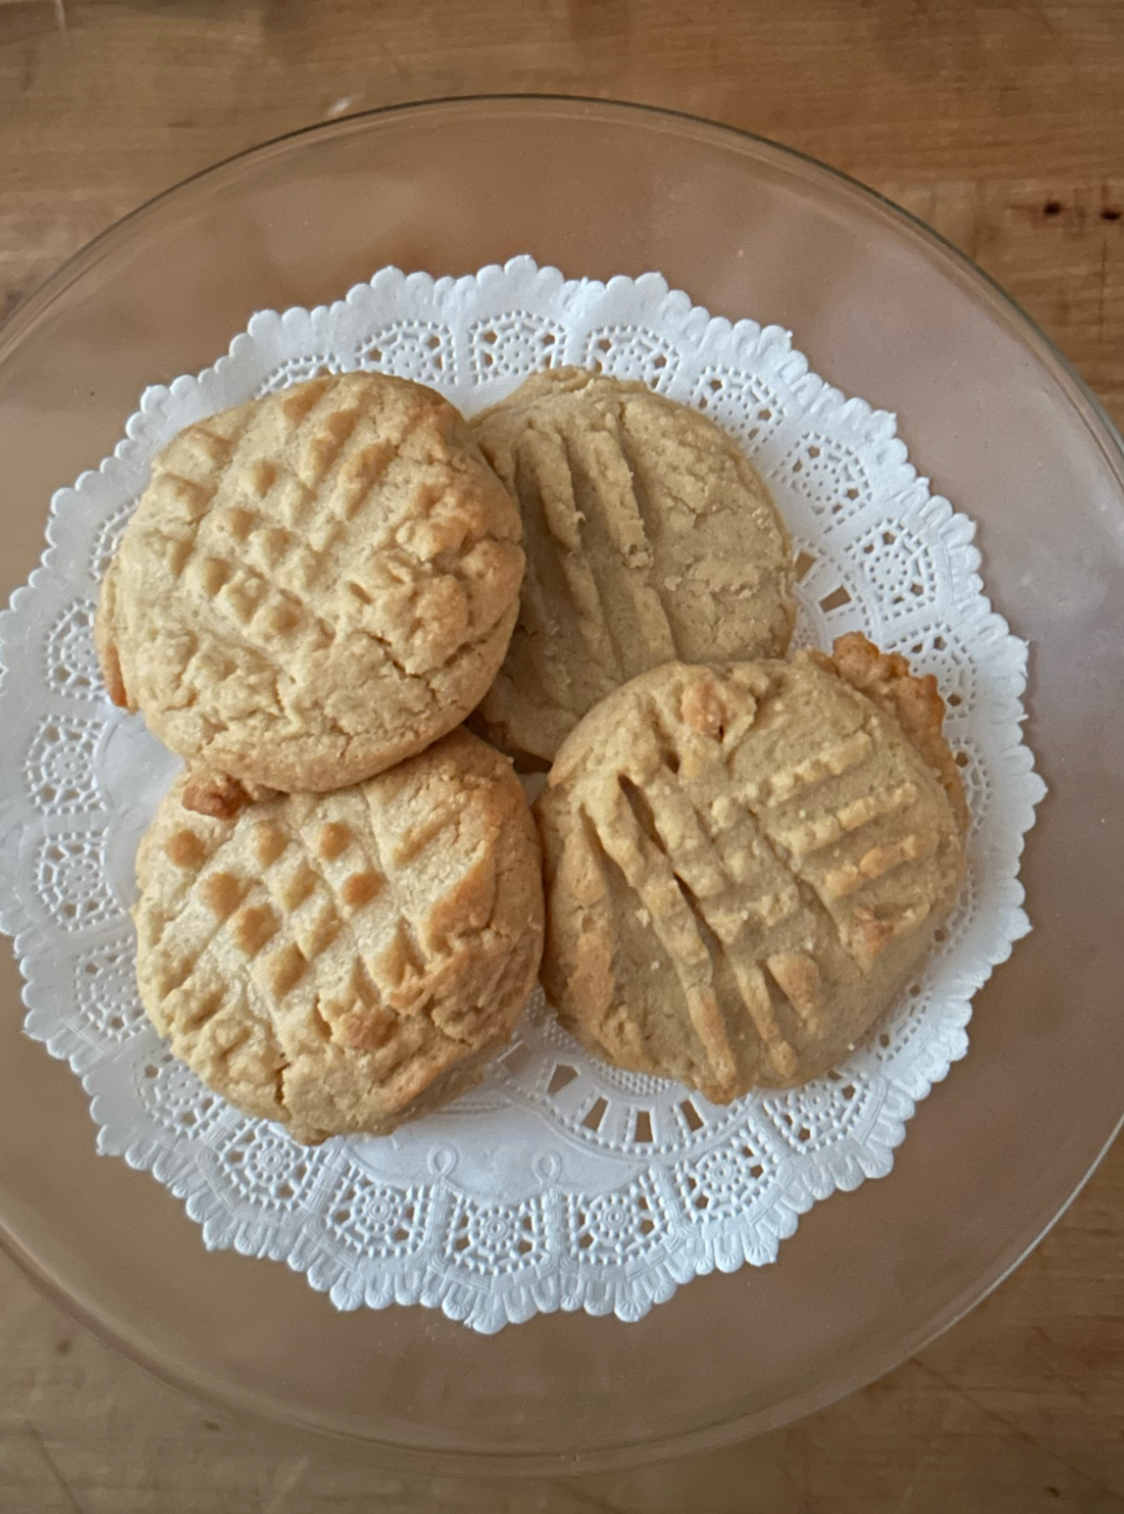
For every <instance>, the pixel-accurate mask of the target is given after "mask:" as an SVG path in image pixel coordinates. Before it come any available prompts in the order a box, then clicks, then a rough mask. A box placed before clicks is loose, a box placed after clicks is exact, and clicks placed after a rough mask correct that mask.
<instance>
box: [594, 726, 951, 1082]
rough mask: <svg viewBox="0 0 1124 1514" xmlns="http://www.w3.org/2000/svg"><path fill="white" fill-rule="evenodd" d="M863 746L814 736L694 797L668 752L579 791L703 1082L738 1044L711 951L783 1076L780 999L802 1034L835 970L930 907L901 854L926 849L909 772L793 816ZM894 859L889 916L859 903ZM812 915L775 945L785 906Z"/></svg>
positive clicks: (853, 761) (854, 738)
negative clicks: (803, 935)
mask: <svg viewBox="0 0 1124 1514" xmlns="http://www.w3.org/2000/svg"><path fill="white" fill-rule="evenodd" d="M874 747H875V743H874V741H873V740H872V738H871V736H870V734H869V733H868V732H867V731H866V730H858V731H855V732H854V733H853V734H852V735H850V736H848V737H846V738H844V739H843V740H841V741H838V742H836V743H834V744H832V745H828V746H826V747H824V748H823V749H822V750H821V751H819V752H818V753H816V754H815V755H813V756H812V757H810V758H807V759H804V760H802V761H801V762H799V763H798V764H795V765H793V766H790V767H788V768H786V769H782V770H779V771H776V772H774V773H773V774H772V775H771V777H770V779H769V780H767V781H766V782H764V783H762V784H751V785H745V786H743V787H742V788H741V789H740V790H739V789H738V788H737V787H736V786H734V787H732V788H731V789H730V790H729V791H728V792H727V793H725V794H724V795H723V796H722V797H720V798H719V799H718V800H716V801H715V802H713V803H711V804H709V805H706V806H703V805H699V804H696V802H695V800H694V799H693V798H692V796H691V792H690V784H689V782H684V779H683V775H682V770H681V768H680V765H679V760H678V754H676V753H674V752H673V753H671V754H670V756H671V763H672V764H673V765H668V764H667V763H665V764H664V765H662V766H660V767H657V768H656V769H655V770H654V771H651V770H649V771H647V772H645V773H644V775H643V776H642V777H640V776H630V775H629V774H628V773H626V772H624V771H620V772H618V773H617V775H616V782H615V784H612V783H606V784H602V785H599V786H598V787H597V788H596V790H594V791H593V794H592V795H591V797H590V799H589V800H588V801H587V803H586V810H585V814H586V819H587V822H588V823H587V828H586V829H587V834H588V833H589V832H590V830H592V836H593V839H594V840H595V845H596V847H597V848H598V849H599V850H600V852H601V853H602V857H603V861H602V866H604V861H605V860H607V861H608V862H609V863H611V864H613V865H614V867H615V869H616V870H617V871H618V872H619V874H620V875H621V876H622V877H623V879H624V880H625V881H626V883H627V884H628V886H629V888H630V889H631V890H632V891H633V893H634V894H635V896H636V899H637V900H638V902H639V906H640V911H641V914H640V918H641V919H642V921H643V922H644V923H645V924H649V923H650V925H651V928H652V929H653V930H654V932H655V934H656V936H657V938H658V940H659V942H660V945H661V946H662V948H663V950H664V952H665V954H666V957H667V959H668V960H669V962H670V963H671V965H672V967H673V970H674V971H675V973H676V975H677V977H678V980H679V984H680V987H681V989H682V993H683V997H684V1000H685V1002H686V1005H687V1012H688V1015H689V1017H690V1020H691V1023H692V1025H693V1027H694V1029H695V1032H696V1034H697V1037H698V1040H699V1042H700V1043H701V1045H702V1047H703V1049H704V1051H705V1054H706V1058H707V1061H708V1063H709V1067H710V1070H711V1075H712V1077H713V1079H714V1083H715V1084H716V1085H717V1086H718V1087H729V1086H733V1085H734V1084H735V1083H736V1081H737V1076H738V1067H737V1061H736V1054H735V1049H734V1047H733V1045H732V1044H731V1037H730V1028H729V1024H728V1020H727V1015H726V1014H725V1013H724V1011H723V1008H722V1004H721V998H720V994H719V992H718V987H717V982H716V979H717V976H718V970H719V968H720V966H721V965H722V964H723V963H724V964H725V965H726V966H728V968H729V972H730V976H731V977H732V980H733V982H734V983H735V984H736V986H737V992H738V994H739V995H740V999H741V1003H742V1005H743V1006H744V1009H745V1011H746V1012H747V1014H748V1016H749V1020H750V1023H751V1024H752V1025H753V1027H754V1029H755V1030H756V1033H757V1035H758V1036H759V1037H760V1040H761V1043H762V1046H763V1049H764V1052H765V1055H766V1056H767V1057H768V1059H769V1061H770V1062H771V1064H772V1066H773V1067H774V1069H775V1070H776V1073H777V1074H779V1076H780V1077H781V1078H782V1079H788V1078H791V1077H793V1076H794V1075H795V1073H796V1071H797V1066H798V1051H797V1048H796V1047H795V1046H794V1045H793V1044H792V1041H791V1039H790V1038H789V1037H787V1036H786V1035H785V1033H784V1031H783V1029H782V1024H781V1019H780V1017H779V1016H778V1012H777V1010H778V1000H779V1001H780V1002H783V1003H784V1004H786V1005H787V1006H788V1007H789V1008H790V1010H791V1011H792V1012H793V1013H794V1015H795V1016H796V1019H797V1021H798V1022H802V1023H803V1025H804V1026H805V1027H806V1029H807V1031H808V1033H809V1035H810V1036H811V1037H813V1038H814V1037H815V1035H816V1034H817V1032H818V1031H819V1030H820V1029H821V1028H822V1018H823V1016H824V1014H825V1012H829V1011H830V1005H829V1003H828V1002H827V1000H828V985H829V984H830V983H831V982H832V981H833V980H838V977H839V975H840V971H841V969H842V970H843V971H845V972H847V973H848V974H849V975H852V976H853V975H854V973H855V972H856V971H857V972H858V973H860V974H862V975H864V976H865V975H866V974H868V973H869V972H870V970H871V968H872V966H873V964H874V961H875V959H876V958H877V956H878V955H879V954H880V952H881V951H882V950H884V949H885V947H886V945H887V944H888V943H889V941H890V940H891V939H893V938H895V937H898V936H902V935H905V934H908V933H910V932H912V931H914V930H916V929H918V927H919V926H920V925H921V924H922V922H923V921H924V920H925V919H926V918H927V917H928V915H929V913H930V910H931V901H930V899H929V897H928V895H927V892H926V887H925V883H924V880H923V879H922V878H920V877H919V876H916V875H911V872H910V868H909V864H910V863H912V862H914V861H921V860H924V859H925V858H927V857H929V856H931V855H932V852H933V850H934V849H935V847H936V845H937V838H936V836H935V835H934V834H933V833H931V832H929V831H927V830H924V829H915V828H911V827H910V824H909V818H908V812H909V810H910V809H911V807H912V806H913V805H914V803H915V801H916V800H917V798H918V788H917V786H916V784H914V783H912V782H910V781H903V782H901V783H897V784H894V785H893V786H892V787H890V788H889V789H886V790H883V791H881V792H876V793H870V794H868V795H864V796H862V797H860V798H858V799H854V800H851V801H850V802H847V803H843V804H839V805H836V806H830V807H828V808H827V809H826V811H825V812H824V813H822V814H819V815H817V816H816V817H815V818H814V819H807V818H801V814H802V811H803V804H802V801H804V800H805V799H806V798H808V797H809V796H810V795H811V793H812V791H813V790H815V789H817V788H818V787H819V786H820V785H823V784H825V783H827V782H828V781H830V780H831V779H836V778H841V777H842V776H843V775H844V774H847V773H853V772H855V771H856V770H859V769H861V768H862V766H863V765H864V764H866V763H867V762H868V761H869V760H870V759H871V757H872V755H873V753H874ZM899 816H900V817H902V826H901V827H899V833H898V835H897V836H896V839H895V840H894V841H893V842H891V843H889V844H871V843H869V842H868V841H867V840H866V839H864V836H863V831H864V829H865V828H866V827H868V826H870V825H872V824H874V823H875V822H876V821H878V820H885V819H887V818H890V817H899ZM891 871H896V872H897V873H898V874H899V876H898V878H897V879H896V880H895V882H896V885H897V889H898V903H897V906H896V908H895V910H894V912H893V915H892V917H888V916H886V914H885V912H880V914H879V915H877V916H876V914H875V911H874V910H873V909H871V908H870V907H869V905H867V904H866V903H864V891H865V890H868V889H869V888H870V886H871V885H874V884H876V883H877V882H878V880H879V879H881V878H883V877H884V876H885V875H886V874H888V873H890V872H891ZM802 910H803V911H804V912H806V913H809V912H810V914H811V916H812V919H813V929H812V935H813V939H814V942H815V946H814V948H813V949H808V950H793V949H792V948H791V946H781V945H779V944H778V938H783V937H784V935H785V932H784V931H783V929H782V927H783V926H784V925H785V923H786V922H789V921H791V920H792V917H793V916H794V915H796V914H797V913H798V912H799V911H802Z"/></svg>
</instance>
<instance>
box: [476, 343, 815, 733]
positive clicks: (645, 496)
mask: <svg viewBox="0 0 1124 1514" xmlns="http://www.w3.org/2000/svg"><path fill="white" fill-rule="evenodd" d="M473 426H474V429H475V431H476V435H477V437H478V438H479V440H480V445H481V447H482V448H483V450H484V454H485V456H486V457H487V458H488V461H489V462H490V463H491V464H492V466H493V468H495V470H496V472H497V473H498V474H499V475H500V477H501V478H502V479H503V480H504V482H505V483H506V484H507V485H508V487H509V488H511V489H512V490H513V491H514V492H515V493H516V494H517V496H518V499H519V504H520V508H521V509H522V512H523V530H524V545H525V547H526V551H527V572H526V576H525V578H524V582H523V592H522V601H521V606H520V612H519V624H518V626H517V627H516V630H515V634H514V636H513V637H512V642H511V649H510V651H509V652H508V655H507V660H506V661H505V663H504V665H503V669H502V670H501V672H500V675H499V677H498V678H497V680H496V682H495V685H494V687H493V688H492V689H491V691H490V692H489V694H488V697H487V698H486V699H485V700H484V703H483V706H482V708H481V711H480V714H479V716H478V717H477V723H478V724H479V725H480V728H481V729H483V730H485V731H486V732H487V734H488V735H489V737H490V738H491V739H492V740H494V741H495V742H496V744H497V745H499V746H502V747H503V748H504V750H505V751H508V752H511V753H512V754H513V755H527V756H533V757H537V758H540V759H544V760H547V761H549V760H550V759H551V758H552V757H553V756H554V754H555V752H556V751H557V749H558V747H559V746H560V744H561V743H562V741H563V740H564V739H565V737H566V736H567V735H568V734H569V732H570V731H571V730H572V728H573V726H574V725H575V724H576V722H577V721H578V720H579V719H580V718H581V716H583V715H584V714H585V713H586V711H587V710H589V709H591V708H592V707H593V706H594V705H595V704H596V703H597V701H598V700H599V699H603V698H604V697H605V695H606V694H610V693H611V692H612V691H613V689H615V688H617V687H618V686H619V685H620V684H622V683H624V682H625V681H626V680H627V679H629V678H632V677H634V676H635V675H636V674H637V673H642V672H645V671H646V670H647V669H648V668H653V667H657V666H658V665H659V664H660V663H664V662H670V661H674V660H677V659H681V660H683V661H685V662H715V661H729V660H737V661H742V660H744V659H747V658H757V657H779V656H781V655H783V653H784V652H785V650H786V649H787V647H788V641H789V637H790V635H791V633H792V623H793V616H794V604H793V600H792V584H793V562H792V547H791V543H790V542H789V537H788V532H787V531H786V530H785V527H784V525H783V523H782V521H781V519H780V517H779V516H778V514H777V511H776V508H775V507H774V505H773V501H772V499H771V498H770V495H769V491H768V489H767V488H766V487H765V484H764V483H763V482H762V480H761V479H760V477H759V476H758V474H757V473H756V472H755V470H754V469H753V467H752V466H751V465H750V463H749V461H748V459H747V458H746V457H745V456H744V454H743V453H742V452H741V451H740V449H739V448H738V447H737V445H736V444H735V443H734V442H733V441H732V440H731V438H730V437H728V436H727V435H726V434H725V432H723V431H722V430H720V429H719V427H718V426H716V425H715V424H714V422H713V421H711V420H708V419H707V417H706V416H704V415H701V414H700V413H699V412H698V411H697V410H693V409H691V408H689V407H688V406H686V405H679V404H676V403H675V402H674V401H672V400H668V399H665V398H663V396H662V395H658V394H654V393H653V392H652V390H650V389H648V388H647V387H646V386H645V385H644V384H638V383H622V382H621V381H620V380H618V379H613V378H608V377H603V376H601V375H598V374H594V373H588V372H585V371H583V370H582V369H578V368H559V369H555V370H553V371H550V372H547V373H540V374H538V375H536V376H535V377H534V378H530V379H528V380H527V382H526V383H525V384H523V386H522V387H521V388H519V389H517V390H516V391H515V393H514V394H513V395H512V396H511V397H510V398H509V399H507V400H504V401H503V402H502V403H501V404H499V405H496V406H494V407H493V408H492V409H490V410H486V411H485V412H484V413H483V414H482V415H480V416H478V417H477V418H476V420H475V421H474V422H473Z"/></svg>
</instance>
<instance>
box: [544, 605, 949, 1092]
mask: <svg viewBox="0 0 1124 1514" xmlns="http://www.w3.org/2000/svg"><path fill="white" fill-rule="evenodd" d="M942 715H943V704H942V701H941V698H940V695H939V694H938V693H937V690H936V685H935V681H934V680H933V679H932V678H926V679H915V678H913V677H911V675H910V673H909V668H908V665H907V664H906V662H905V660H904V659H903V658H901V657H898V656H889V657H887V656H884V655H883V654H882V653H880V652H879V651H878V650H877V648H875V647H873V646H872V645H871V644H870V643H869V642H868V641H866V639H865V637H862V636H856V635H852V636H846V637H843V638H841V639H840V640H839V641H838V642H837V643H836V646H835V653H834V657H833V658H830V657H827V656H825V655H823V654H820V653H809V652H800V653H798V654H797V656H796V658H795V659H794V660H793V661H792V662H791V663H785V662H776V661H769V662H760V663H741V664H733V665H728V666H724V667H699V666H687V665H686V664H684V663H672V664H669V665H668V666H666V667H662V668H657V669H655V670H654V671H652V672H650V673H645V674H642V675H641V676H640V677H639V678H635V679H633V680H632V681H631V682H630V683H627V684H625V685H624V686H623V687H622V688H621V689H618V690H617V692H616V693H614V694H612V695H610V696H609V698H607V699H606V700H604V701H603V702H602V703H601V704H600V705H598V706H597V707H596V709H594V710H593V711H592V712H591V713H590V714H589V715H587V716H586V717H585V719H584V720H583V721H582V722H581V724H580V725H579V726H578V727H577V728H576V729H575V730H574V732H573V733H572V735H571V736H570V737H569V739H568V740H567V741H566V743H565V744H564V746H563V747H562V749H561V751H560V752H559V754H558V757H557V760H556V762H555V764H554V767H553V769H552V771H551V774H550V777H549V779H548V781H547V786H546V788H545V789H544V791H543V793H542V794H541V795H540V797H539V800H538V802H537V806H536V810H537V816H538V821H539V828H540V833H541V835H542V840H543V847H544V856H545V866H546V880H547V938H546V949H545V954H544V959H543V974H542V976H543V985H544V987H545V989H546V993H547V996H548V998H549V999H550V1000H551V1001H552V1003H553V1004H554V1006H555V1008H556V1010H557V1011H558V1014H559V1016H560V1018H561V1020H562V1021H563V1023H564V1024H565V1025H567V1026H568V1027H569V1028H570V1029H571V1030H573V1031H574V1033H575V1034H576V1035H577V1036H578V1037H579V1039H580V1040H581V1041H582V1042H583V1044H584V1045H585V1046H586V1047H588V1048H589V1050H591V1051H592V1052H594V1053H596V1054H597V1055H599V1056H601V1057H604V1058H606V1059H607V1060H608V1061H610V1062H613V1063H615V1064H616V1065H617V1066H618V1067H624V1068H629V1069H632V1070H634V1071H639V1072H646V1073H656V1074H659V1075H662V1076H664V1077H669V1078H675V1079H677V1080H678V1081H680V1082H682V1083H686V1084H689V1085H690V1086H691V1087H692V1088H697V1089H699V1090H701V1092H702V1093H703V1094H705V1095H706V1097H707V1098H709V1099H711V1100H713V1101H714V1102H716V1103H726V1102H728V1101H729V1100H731V1099H733V1098H736V1097H737V1096H739V1095H740V1094H743V1093H745V1092H746V1091H747V1090H748V1089H750V1088H753V1087H759V1086H760V1087H781V1088H783V1087H791V1086H794V1085H797V1084H800V1083H804V1082H806V1081H807V1080H808V1079H810V1078H813V1077H816V1076H817V1075H819V1074H820V1073H823V1072H826V1071H827V1070H828V1069H830V1068H831V1067H832V1066H833V1065H834V1064H835V1063H836V1062H837V1061H838V1060H839V1059H841V1058H843V1057H845V1056H846V1055H847V1054H848V1052H849V1051H851V1050H852V1049H853V1048H854V1045H855V1043H856V1041H857V1040H858V1039H859V1037H860V1036H862V1035H863V1033H864V1032H865V1031H866V1030H867V1029H868V1028H869V1027H870V1026H871V1025H872V1024H873V1023H874V1022H875V1021H876V1020H877V1018H878V1017H879V1015H880V1014H881V1013H882V1012H883V1011H884V1010H885V1009H886V1008H887V1006H888V1005H889V1003H890V1001H891V1000H892V998H893V996H894V994H895V993H896V992H897V990H898V989H899V988H900V987H901V985H902V984H903V983H904V982H905V981H906V980H907V979H908V977H909V975H910V974H911V973H912V972H913V971H915V969H916V968H917V966H918V964H919V962H920V961H921V959H922V957H923V956H924V954H925V952H926V951H927V950H928V948H929V945H930V942H931V940H932V937H933V932H934V931H935V930H936V929H937V927H938V926H939V925H940V923H941V921H942V920H944V919H945V917H946V916H947V914H948V912H949V910H950V909H951V907H952V905H953V903H954V901H955V899H956V896H957V892H958V890H959V887H960V883H961V880H962V878H963V875H964V866H965V858H964V846H963V839H962V838H963V833H964V828H965V823H966V818H967V811H966V808H965V806H964V798H963V794H962V792H961V787H960V780H959V775H958V770H957V767H956V764H955V762H954V761H953V759H952V757H951V754H950V753H949V751H948V747H947V744H946V743H945V741H944V738H943V737H942V735H941V731H940V727H941V718H942Z"/></svg>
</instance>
